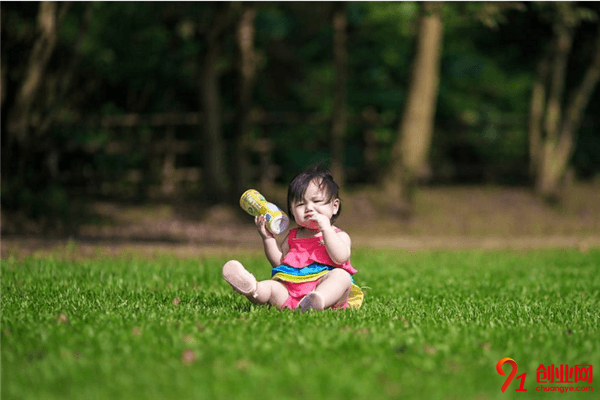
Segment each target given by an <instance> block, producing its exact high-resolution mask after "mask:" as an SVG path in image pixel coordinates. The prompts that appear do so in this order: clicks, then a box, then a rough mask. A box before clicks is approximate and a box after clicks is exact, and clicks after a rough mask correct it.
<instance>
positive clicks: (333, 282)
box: [298, 268, 352, 311]
mask: <svg viewBox="0 0 600 400" xmlns="http://www.w3.org/2000/svg"><path fill="white" fill-rule="evenodd" d="M351 286H352V277H351V276H350V274H349V273H348V272H346V271H344V270H343V269H341V268H336V269H334V270H331V271H329V272H328V273H327V274H326V275H325V276H324V277H323V278H322V279H321V282H319V284H318V285H317V287H316V288H315V290H314V291H313V292H311V293H309V294H308V295H307V296H306V297H305V298H304V299H302V300H301V301H300V303H299V304H298V307H300V309H301V310H302V311H306V310H311V309H312V310H324V309H326V308H329V307H331V306H334V305H336V304H342V303H344V302H345V301H346V300H347V299H348V295H349V294H350V287H351Z"/></svg>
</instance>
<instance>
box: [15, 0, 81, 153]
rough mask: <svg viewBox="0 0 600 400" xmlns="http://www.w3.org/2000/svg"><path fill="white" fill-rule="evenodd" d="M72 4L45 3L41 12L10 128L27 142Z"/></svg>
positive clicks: (21, 139)
mask: <svg viewBox="0 0 600 400" xmlns="http://www.w3.org/2000/svg"><path fill="white" fill-rule="evenodd" d="M69 6H70V4H69V3H65V5H63V6H62V7H61V8H60V12H59V6H58V3H56V2H54V1H47V2H41V3H40V8H39V11H38V30H39V36H38V37H37V39H36V41H35V43H34V45H33V49H32V50H31V53H30V55H29V61H28V64H27V69H26V71H25V74H24V78H23V83H22V84H21V86H20V88H19V90H18V92H17V95H16V98H15V104H14V106H13V108H12V110H11V112H10V114H9V116H8V124H7V129H8V131H9V134H11V136H13V135H14V137H15V138H16V140H17V141H18V142H20V143H24V142H25V141H26V140H27V139H28V132H29V123H30V120H31V112H32V109H33V106H34V102H35V100H36V96H37V94H38V92H39V90H40V88H41V86H42V84H43V81H44V74H45V72H46V67H47V65H48V62H49V61H50V57H51V56H52V54H53V53H54V49H55V48H56V43H57V41H58V26H59V24H60V22H61V20H62V18H63V17H64V15H65V13H66V11H67V9H68V7H69Z"/></svg>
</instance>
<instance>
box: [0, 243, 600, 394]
mask: <svg viewBox="0 0 600 400" xmlns="http://www.w3.org/2000/svg"><path fill="white" fill-rule="evenodd" d="M237 259H239V260H240V261H242V262H243V263H244V264H245V265H246V266H247V268H248V269H249V270H251V271H252V272H254V273H255V275H256V276H257V278H259V279H265V278H268V277H269V273H270V270H269V268H268V266H267V262H266V260H265V259H264V257H263V256H258V255H250V254H246V255H238V257H237ZM225 261H226V259H225V258H222V257H221V258H219V257H217V256H215V257H208V258H205V259H196V260H189V259H188V260H181V259H177V258H175V257H173V258H169V257H165V256H161V257H157V258H156V259H149V258H148V257H141V256H133V255H124V256H120V257H118V258H98V259H89V260H83V261H64V260H62V261H61V260H57V259H53V258H52V257H46V258H27V259H24V260H16V259H14V258H8V259H4V260H2V277H1V279H2V300H1V306H2V319H1V322H2V326H1V333H0V336H1V338H2V393H1V394H2V399H3V400H9V399H32V400H40V399H77V400H80V399H81V400H93V399H111V400H112V399H227V400H229V399H261V400H266V399H335V400H339V399H344V400H351V399H365V400H369V399H400V398H402V399H407V398H408V399H517V398H540V399H552V398H561V399H591V398H594V394H593V392H569V393H562V394H561V393H558V392H554V393H549V392H543V393H540V392H537V391H536V387H537V386H539V385H540V384H539V383H537V382H536V369H537V368H538V366H539V365H540V364H543V365H544V366H548V365H551V364H555V365H556V366H558V365H560V364H569V366H571V367H573V366H575V365H577V364H580V365H582V364H588V365H592V366H593V367H595V368H596V372H595V375H596V377H595V380H594V382H593V383H591V384H590V383H588V382H583V384H585V386H592V387H593V388H594V389H596V392H597V391H600V378H598V377H597V376H598V371H600V316H599V313H600V274H599V273H598V266H599V265H600V249H592V250H589V251H588V252H585V253H581V252H579V251H574V250H552V251H524V252H510V251H494V252H491V251H487V252H486V251H460V252H450V251H435V252H427V251H420V252H406V251H400V250H397V251H396V250H355V251H354V253H353V264H354V265H355V266H356V267H357V268H358V269H359V273H358V274H357V275H356V276H355V278H356V282H357V284H358V285H359V286H362V287H363V288H365V287H368V288H366V289H364V290H365V292H366V299H365V302H364V304H363V307H362V308H361V309H359V310H348V311H325V312H320V313H317V312H312V313H307V314H300V313H296V312H292V311H278V310H276V309H272V308H267V307H257V306H252V305H250V303H248V302H247V301H246V300H245V299H244V298H243V297H241V296H239V295H236V294H234V293H233V292H232V290H231V289H230V287H229V286H228V285H227V284H226V282H225V281H223V280H222V279H221V276H220V268H221V265H222V264H223V263H224V262H225ZM503 357H511V358H513V359H514V360H515V361H516V362H517V364H518V368H519V369H518V371H519V372H518V374H519V375H520V374H522V373H524V372H526V373H527V375H526V378H525V385H524V387H525V388H526V389H527V390H528V391H527V392H515V389H516V388H518V385H519V381H518V380H517V379H515V380H513V382H512V383H511V385H510V387H509V388H508V390H507V391H506V393H504V394H502V393H501V391H500V387H501V386H502V384H503V383H504V381H505V379H506V376H500V375H499V374H498V373H497V372H496V363H497V362H498V361H499V360H500V359H501V358H503ZM504 370H505V371H507V372H510V367H509V366H508V365H505V366H504ZM581 384H582V383H581V382H580V383H577V384H576V383H570V384H564V383H563V384H545V386H552V385H555V386H579V385H581ZM596 398H597V397H596Z"/></svg>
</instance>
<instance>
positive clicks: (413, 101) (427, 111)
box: [382, 2, 443, 212]
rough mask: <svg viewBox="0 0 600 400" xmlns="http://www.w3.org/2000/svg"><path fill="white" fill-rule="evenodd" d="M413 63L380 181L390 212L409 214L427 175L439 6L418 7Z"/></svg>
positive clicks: (436, 83) (440, 27) (438, 53)
mask: <svg viewBox="0 0 600 400" xmlns="http://www.w3.org/2000/svg"><path fill="white" fill-rule="evenodd" d="M421 7H422V9H421V16H420V17H419V27H418V31H417V45H416V54H415V59H414V61H413V65H412V74H411V80H410V83H409V87H408V95H407V97H406V104H405V106H404V111H403V114H402V120H401V122H400V126H399V129H398V138H397V139H396V142H395V143H394V145H393V148H392V161H391V163H390V165H389V167H388V169H387V171H386V172H385V174H384V177H383V182H382V183H383V190H384V192H385V195H386V197H387V200H388V201H389V202H390V205H391V209H392V210H394V211H399V212H406V211H408V212H410V208H411V205H412V200H413V192H414V188H415V187H416V184H417V182H418V180H419V179H424V178H427V176H428V174H429V172H428V171H429V166H428V157H429V149H430V146H431V137H432V134H433V125H434V121H435V108H436V102H437V95H438V86H439V75H440V56H441V49H442V37H443V24H442V19H441V11H442V7H443V3H438V2H424V3H421Z"/></svg>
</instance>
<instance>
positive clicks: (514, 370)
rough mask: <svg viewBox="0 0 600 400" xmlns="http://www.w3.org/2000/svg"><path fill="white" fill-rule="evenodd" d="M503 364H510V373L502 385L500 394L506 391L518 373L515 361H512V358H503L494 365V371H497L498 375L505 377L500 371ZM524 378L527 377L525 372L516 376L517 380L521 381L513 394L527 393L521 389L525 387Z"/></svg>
mask: <svg viewBox="0 0 600 400" xmlns="http://www.w3.org/2000/svg"><path fill="white" fill-rule="evenodd" d="M504 364H510V366H511V367H512V371H510V374H509V375H508V378H506V380H505V381H504V384H503V385H502V388H501V390H502V393H504V392H505V391H506V389H508V386H509V385H510V383H511V382H512V380H513V379H514V377H515V375H517V371H518V368H517V362H516V361H515V360H513V359H512V358H509V357H504V358H503V359H502V360H500V361H498V364H496V371H498V373H499V374H500V375H506V372H504V371H503V370H502V366H503V365H504ZM526 376H527V372H525V373H523V374H521V375H519V376H517V379H520V380H521V384H520V385H519V387H518V388H517V389H515V392H526V391H527V389H524V388H523V387H524V386H525V377H526Z"/></svg>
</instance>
